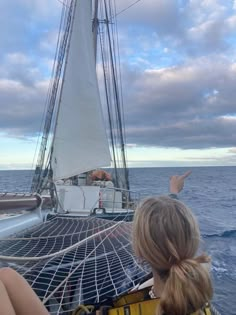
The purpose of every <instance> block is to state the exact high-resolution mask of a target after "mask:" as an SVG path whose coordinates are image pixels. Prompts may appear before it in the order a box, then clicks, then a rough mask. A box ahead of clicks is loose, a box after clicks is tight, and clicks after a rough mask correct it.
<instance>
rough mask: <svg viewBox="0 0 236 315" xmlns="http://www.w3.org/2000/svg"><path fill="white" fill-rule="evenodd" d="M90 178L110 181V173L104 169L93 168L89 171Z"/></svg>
mask: <svg viewBox="0 0 236 315" xmlns="http://www.w3.org/2000/svg"><path fill="white" fill-rule="evenodd" d="M91 179H92V180H95V181H96V180H104V181H111V174H109V173H108V172H106V171H104V170H95V171H93V172H92V173H91Z"/></svg>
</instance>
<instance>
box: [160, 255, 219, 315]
mask: <svg viewBox="0 0 236 315" xmlns="http://www.w3.org/2000/svg"><path fill="white" fill-rule="evenodd" d="M207 262H209V257H208V256H205V255H202V256H200V257H198V258H195V259H186V260H183V261H181V262H180V263H179V264H176V265H173V266H172V267H171V269H170V272H169V276H168V278H167V279H166V282H165V286H164V290H163V292H162V294H161V299H160V306H159V308H158V310H157V314H158V315H161V314H165V315H184V314H189V313H191V312H194V311H196V310H201V309H202V308H203V307H204V305H205V303H206V302H208V301H210V299H211V298H212V293H213V290H212V284H211V279H210V276H209V272H208V270H207V269H206V268H205V267H204V265H202V264H203V263H207Z"/></svg>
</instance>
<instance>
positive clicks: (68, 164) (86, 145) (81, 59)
mask: <svg viewBox="0 0 236 315" xmlns="http://www.w3.org/2000/svg"><path fill="white" fill-rule="evenodd" d="M70 31H71V34H70V41H69V44H68V51H67V57H66V58H67V59H66V65H65V70H64V76H63V82H62V90H61V97H60V104H59V110H58V117H57V122H56V128H55V133H54V140H53V150H52V159H51V165H52V169H53V178H54V180H57V179H62V178H68V177H71V176H74V175H77V174H80V173H83V172H85V171H88V170H91V169H94V168H97V167H101V166H109V165H110V160H111V158H110V152H109V145H108V140H107V137H106V132H105V126H104V122H103V117H102V111H101V103H100V96H99V90H98V82H97V76H96V64H95V54H94V47H93V46H94V44H93V33H92V1H89V0H80V1H74V14H73V21H72V24H71V30H70Z"/></svg>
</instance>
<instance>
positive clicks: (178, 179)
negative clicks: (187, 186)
mask: <svg viewBox="0 0 236 315" xmlns="http://www.w3.org/2000/svg"><path fill="white" fill-rule="evenodd" d="M191 173H192V172H191V171H187V172H186V173H184V174H183V175H174V176H171V178H170V195H172V196H173V197H175V196H176V195H177V194H178V193H179V192H181V190H182V189H183V187H184V180H185V178H187V177H188V176H189V175H190V174H191ZM174 195H175V196H174Z"/></svg>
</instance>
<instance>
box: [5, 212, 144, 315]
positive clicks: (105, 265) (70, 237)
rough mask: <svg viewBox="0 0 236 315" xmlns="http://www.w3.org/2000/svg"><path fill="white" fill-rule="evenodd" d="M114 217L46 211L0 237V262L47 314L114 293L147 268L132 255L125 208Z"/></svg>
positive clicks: (127, 286)
mask: <svg viewBox="0 0 236 315" xmlns="http://www.w3.org/2000/svg"><path fill="white" fill-rule="evenodd" d="M101 216H102V215H101ZM113 219H114V218H113ZM115 219H116V220H107V219H104V218H101V217H97V216H94V215H93V216H89V217H72V216H58V215H50V216H48V219H47V221H45V222H43V223H41V224H39V225H37V226H35V227H33V228H31V229H27V230H25V231H24V232H22V233H20V234H17V235H14V237H10V238H6V239H0V253H1V256H0V263H1V265H2V266H10V267H12V268H14V269H15V270H17V271H18V272H20V273H21V274H22V275H23V276H24V277H25V278H26V279H27V280H28V281H29V283H30V284H31V286H32V287H33V288H34V290H35V291H36V293H37V294H38V296H39V297H40V298H41V300H42V301H43V302H44V304H45V305H46V306H47V307H48V309H49V311H50V313H51V314H67V313H68V314H69V311H71V310H73V309H74V308H75V307H76V306H77V305H78V304H84V303H85V304H87V303H98V302H101V301H102V300H104V299H106V298H108V297H114V296H117V295H119V294H121V293H123V292H126V291H127V290H128V289H130V288H132V287H134V286H135V285H136V284H137V283H139V282H140V280H141V279H143V278H144V277H145V276H146V275H147V274H149V273H150V270H149V268H148V267H147V266H145V265H140V264H139V263H138V262H137V260H136V258H135V257H134V255H133V252H132V248H131V243H130V233H131V229H132V225H131V223H130V222H126V221H124V219H125V215H124V214H122V218H120V219H122V221H120V220H119V215H116V218H115ZM127 221H129V217H128V216H127Z"/></svg>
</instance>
